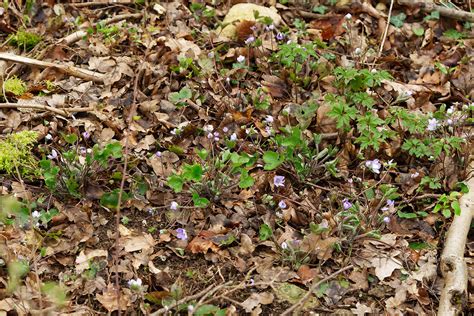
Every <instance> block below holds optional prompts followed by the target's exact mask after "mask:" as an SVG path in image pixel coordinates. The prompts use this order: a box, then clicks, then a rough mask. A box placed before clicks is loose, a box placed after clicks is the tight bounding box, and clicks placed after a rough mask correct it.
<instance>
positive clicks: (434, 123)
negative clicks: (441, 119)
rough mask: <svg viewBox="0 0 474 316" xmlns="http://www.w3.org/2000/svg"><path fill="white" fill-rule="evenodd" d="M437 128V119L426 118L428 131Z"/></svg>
mask: <svg viewBox="0 0 474 316" xmlns="http://www.w3.org/2000/svg"><path fill="white" fill-rule="evenodd" d="M437 128H438V120H437V119H435V118H432V119H429V120H428V127H426V129H427V130H428V131H430V132H432V131H435V130H436V129H437Z"/></svg>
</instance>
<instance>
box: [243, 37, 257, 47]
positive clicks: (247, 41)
mask: <svg viewBox="0 0 474 316" xmlns="http://www.w3.org/2000/svg"><path fill="white" fill-rule="evenodd" d="M253 42H255V37H253V36H249V37H248V38H247V39H246V40H245V44H246V45H249V44H252V43H253Z"/></svg>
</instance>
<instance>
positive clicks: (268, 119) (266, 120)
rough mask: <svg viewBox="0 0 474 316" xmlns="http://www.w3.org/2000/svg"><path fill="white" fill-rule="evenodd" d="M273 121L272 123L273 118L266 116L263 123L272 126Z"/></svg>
mask: <svg viewBox="0 0 474 316" xmlns="http://www.w3.org/2000/svg"><path fill="white" fill-rule="evenodd" d="M273 121H274V118H273V116H271V115H267V116H266V117H265V123H266V124H272V123H273Z"/></svg>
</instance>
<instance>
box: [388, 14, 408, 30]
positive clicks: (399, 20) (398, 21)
mask: <svg viewBox="0 0 474 316" xmlns="http://www.w3.org/2000/svg"><path fill="white" fill-rule="evenodd" d="M406 18H407V15H406V14H405V13H403V12H402V13H400V14H398V15H394V16H392V17H391V18H390V23H391V24H392V25H393V26H395V27H396V28H400V27H402V26H403V23H404V22H405V19H406Z"/></svg>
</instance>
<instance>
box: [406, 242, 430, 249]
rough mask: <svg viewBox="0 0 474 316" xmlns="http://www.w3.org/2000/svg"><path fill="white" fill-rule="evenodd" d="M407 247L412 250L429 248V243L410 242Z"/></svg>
mask: <svg viewBox="0 0 474 316" xmlns="http://www.w3.org/2000/svg"><path fill="white" fill-rule="evenodd" d="M408 247H410V249H413V250H423V249H427V248H431V245H430V244H428V243H426V242H411V243H410V244H409V245H408Z"/></svg>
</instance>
